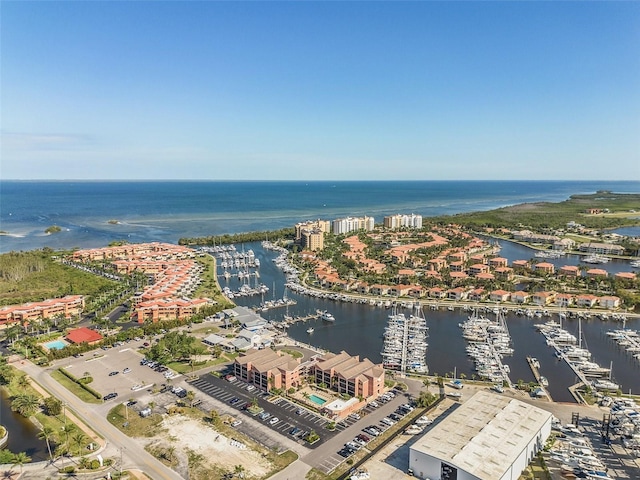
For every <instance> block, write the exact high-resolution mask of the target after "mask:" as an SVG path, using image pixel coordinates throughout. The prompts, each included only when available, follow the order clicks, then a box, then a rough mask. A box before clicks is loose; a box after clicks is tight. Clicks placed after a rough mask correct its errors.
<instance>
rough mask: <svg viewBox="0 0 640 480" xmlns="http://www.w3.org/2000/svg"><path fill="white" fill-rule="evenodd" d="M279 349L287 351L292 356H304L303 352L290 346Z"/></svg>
mask: <svg viewBox="0 0 640 480" xmlns="http://www.w3.org/2000/svg"><path fill="white" fill-rule="evenodd" d="M280 351H281V352H284V353H288V354H289V355H291V356H292V357H293V358H302V357H304V353H302V352H301V351H300V350H294V349H292V348H281V349H280Z"/></svg>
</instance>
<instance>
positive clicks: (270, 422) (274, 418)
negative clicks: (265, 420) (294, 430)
mask: <svg viewBox="0 0 640 480" xmlns="http://www.w3.org/2000/svg"><path fill="white" fill-rule="evenodd" d="M279 421H280V419H279V418H278V417H273V418H272V419H271V420H269V425H275V424H276V423H278V422H279Z"/></svg>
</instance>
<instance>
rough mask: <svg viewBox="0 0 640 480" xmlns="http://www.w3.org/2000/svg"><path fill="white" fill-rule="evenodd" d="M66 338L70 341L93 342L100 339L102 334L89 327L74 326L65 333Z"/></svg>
mask: <svg viewBox="0 0 640 480" xmlns="http://www.w3.org/2000/svg"><path fill="white" fill-rule="evenodd" d="M66 338H67V340H69V341H70V342H71V343H83V342H86V343H93V342H98V341H100V340H102V335H100V334H99V333H98V332H96V331H95V330H91V329H90V328H86V327H81V328H76V329H75V330H71V331H70V332H69V333H68V334H67V337H66Z"/></svg>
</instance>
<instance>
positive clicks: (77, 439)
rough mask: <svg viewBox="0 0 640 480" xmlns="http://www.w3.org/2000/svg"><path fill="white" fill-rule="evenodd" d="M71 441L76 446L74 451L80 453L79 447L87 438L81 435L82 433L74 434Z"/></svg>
mask: <svg viewBox="0 0 640 480" xmlns="http://www.w3.org/2000/svg"><path fill="white" fill-rule="evenodd" d="M71 438H72V439H73V443H75V444H76V449H77V450H78V452H80V451H81V448H80V447H81V446H82V444H83V443H85V442H86V440H87V436H86V435H85V434H84V433H83V432H80V431H78V432H76V433H74V434H73V436H72V437H71Z"/></svg>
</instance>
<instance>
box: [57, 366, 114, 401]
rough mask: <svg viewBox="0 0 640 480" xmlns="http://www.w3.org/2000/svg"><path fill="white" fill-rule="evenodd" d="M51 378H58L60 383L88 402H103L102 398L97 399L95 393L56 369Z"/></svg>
mask: <svg viewBox="0 0 640 480" xmlns="http://www.w3.org/2000/svg"><path fill="white" fill-rule="evenodd" d="M51 378H53V379H54V380H56V381H57V382H58V383H59V384H60V385H62V386H63V387H65V388H66V389H67V390H69V391H70V392H71V393H73V394H74V395H75V396H76V397H78V398H79V399H80V400H82V401H83V402H86V403H102V400H101V399H100V400H99V399H97V398H96V397H95V396H94V395H92V394H91V393H89V392H88V391H87V390H85V389H84V388H82V387H81V386H80V385H78V384H77V383H76V382H74V381H73V380H71V379H70V378H68V377H66V376H65V375H63V374H62V373H61V372H60V371H58V370H54V371H52V372H51Z"/></svg>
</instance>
